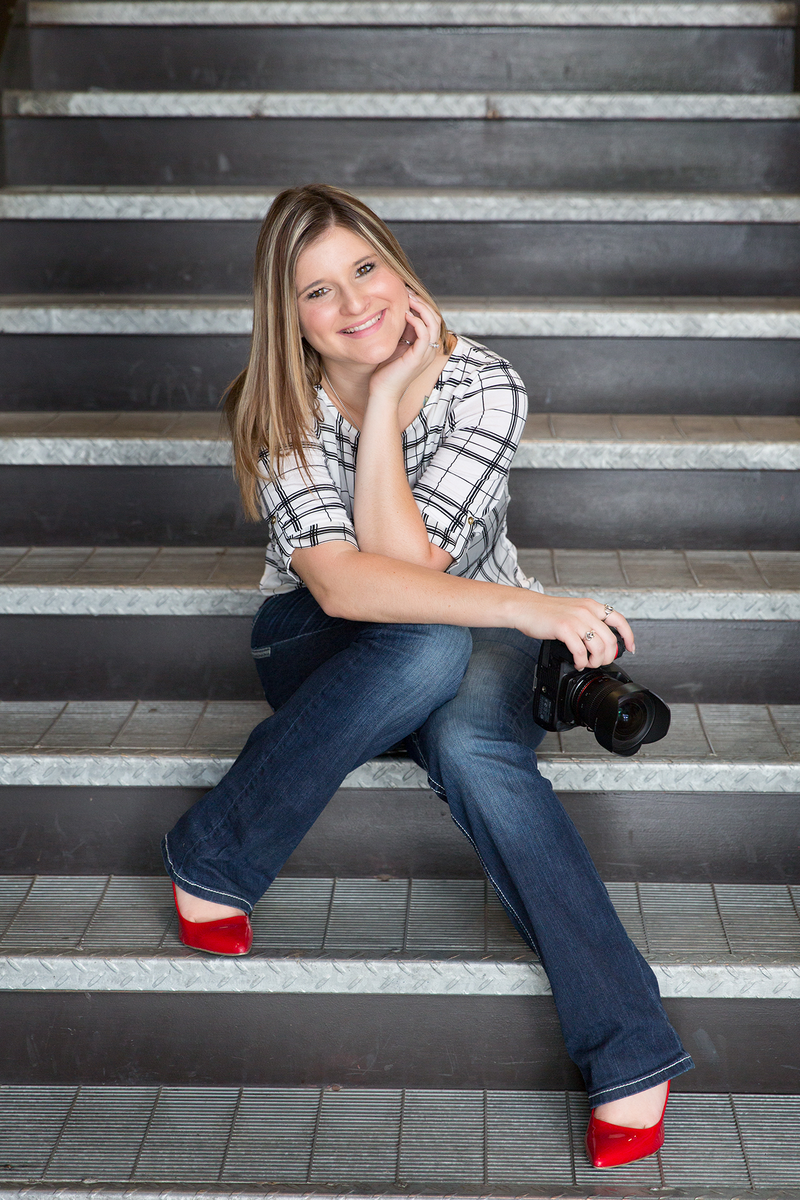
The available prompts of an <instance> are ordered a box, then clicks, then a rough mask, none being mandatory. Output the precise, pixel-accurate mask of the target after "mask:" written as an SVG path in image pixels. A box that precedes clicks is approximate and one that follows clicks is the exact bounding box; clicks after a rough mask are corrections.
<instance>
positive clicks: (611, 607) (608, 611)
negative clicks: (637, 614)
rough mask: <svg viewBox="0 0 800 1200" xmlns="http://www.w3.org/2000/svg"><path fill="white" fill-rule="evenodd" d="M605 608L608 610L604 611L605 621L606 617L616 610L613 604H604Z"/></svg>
mask: <svg viewBox="0 0 800 1200" xmlns="http://www.w3.org/2000/svg"><path fill="white" fill-rule="evenodd" d="M603 608H604V609H605V610H606V611H605V612H604V613H603V620H604V621H605V619H606V617H608V616H610V615H611V613H612V612H613V611H614V605H613V604H604V605H603Z"/></svg>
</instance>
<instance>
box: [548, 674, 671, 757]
mask: <svg viewBox="0 0 800 1200" xmlns="http://www.w3.org/2000/svg"><path fill="white" fill-rule="evenodd" d="M578 679H579V683H578V686H577V687H576V688H575V690H574V692H573V693H572V696H571V707H572V713H573V715H574V718H575V721H576V723H577V724H579V725H585V726H586V728H587V729H591V730H592V731H593V732H594V736H595V737H596V738H597V740H598V742H599V743H600V745H601V746H604V747H605V749H606V750H611V751H613V753H614V754H622V755H624V756H630V755H632V754H636V753H637V751H638V750H639V747H640V746H641V745H642V743H643V742H649V741H657V740H658V739H659V738H662V737H663V736H664V734H665V733H666V731H667V729H668V728H669V710H668V709H667V707H666V705H665V704H664V703H663V701H661V700H659V699H658V697H657V696H654V695H653V693H652V692H648V691H646V690H645V689H644V688H640V687H638V686H637V685H636V684H635V683H631V682H630V680H628V679H627V677H623V679H620V678H617V677H615V676H614V675H612V674H608V673H607V672H606V671H605V670H597V671H591V672H589V671H587V672H584V673H582V677H578ZM662 709H663V710H664V711H663V714H662V713H661V710H662Z"/></svg>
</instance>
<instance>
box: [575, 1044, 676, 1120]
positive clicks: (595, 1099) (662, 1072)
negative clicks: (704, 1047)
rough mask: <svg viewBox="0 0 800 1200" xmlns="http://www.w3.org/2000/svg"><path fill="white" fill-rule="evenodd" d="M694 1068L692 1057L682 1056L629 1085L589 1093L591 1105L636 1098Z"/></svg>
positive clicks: (630, 1081) (641, 1076)
mask: <svg viewBox="0 0 800 1200" xmlns="http://www.w3.org/2000/svg"><path fill="white" fill-rule="evenodd" d="M693 1068H694V1063H693V1062H692V1058H691V1055H689V1054H682V1055H681V1056H680V1058H677V1059H675V1060H674V1061H673V1062H671V1063H669V1064H668V1065H667V1066H666V1067H660V1068H659V1069H658V1070H657V1071H648V1073H647V1074H646V1075H640V1076H638V1078H636V1079H630V1080H628V1082H627V1083H618V1084H616V1085H615V1086H614V1087H604V1088H598V1089H597V1090H596V1091H594V1092H589V1103H590V1104H591V1106H592V1108H597V1107H598V1105H600V1104H608V1103H609V1101H611V1100H624V1099H625V1097H626V1096H635V1095H636V1094H637V1093H638V1092H646V1091H647V1090H648V1088H654V1087H658V1085H659V1084H660V1083H666V1082H667V1080H668V1079H675V1077H676V1076H678V1075H683V1074H684V1072H685V1071H691V1070H692V1069H693Z"/></svg>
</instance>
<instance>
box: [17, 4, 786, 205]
mask: <svg viewBox="0 0 800 1200" xmlns="http://www.w3.org/2000/svg"><path fill="white" fill-rule="evenodd" d="M79 2H80V0H69V4H70V6H71V7H76V6H77V5H78V4H79ZM179 2H180V3H181V5H183V6H188V5H190V4H191V3H192V0H179ZM224 2H225V3H226V4H227V5H231V4H234V3H235V2H236V0H224ZM276 2H278V0H269V3H270V4H275V3H276ZM325 2H326V3H328V4H330V3H331V2H332V0H325ZM461 2H463V0H461ZM561 2H562V3H563V0H561ZM739 2H740V3H741V0H739ZM109 3H113V0H103V4H104V6H108V4H109ZM276 195H277V189H268V188H266V189H262V190H256V189H251V188H167V187H162V188H157V187H150V188H120V187H108V188H103V187H89V188H69V189H59V188H56V187H31V188H0V220H15V221H20V220H28V221H31V220H32V221H35V220H45V221H53V220H75V221H261V220H262V219H263V217H264V214H265V213H266V211H267V209H268V208H269V205H270V204H271V202H272V200H273V198H274V197H275V196H276ZM358 195H359V196H360V197H361V199H362V200H363V201H364V203H365V204H368V205H369V207H370V208H372V209H373V210H374V211H375V212H377V214H378V216H380V217H382V218H383V219H384V220H385V221H447V222H456V223H462V222H468V221H495V222H497V221H556V222H564V221H614V222H620V221H626V222H627V221H630V222H638V221H646V222H661V221H668V222H687V223H695V222H702V223H712V224H713V223H717V222H734V221H735V222H742V223H748V224H749V223H757V222H770V223H778V224H783V223H786V224H794V223H795V222H798V221H800V196H793V195H785V196H781V195H763V196H759V195H755V194H735V193H732V194H728V193H719V194H710V193H699V194H691V193H690V194H681V193H680V192H669V193H658V192H547V191H541V192H519V191H502V190H500V189H497V190H494V189H469V190H468V189H466V188H443V189H437V188H430V189H429V190H427V191H422V190H420V189H401V188H396V189H395V188H380V189H363V188H359V189H358Z"/></svg>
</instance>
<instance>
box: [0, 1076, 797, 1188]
mask: <svg viewBox="0 0 800 1200" xmlns="http://www.w3.org/2000/svg"><path fill="white" fill-rule="evenodd" d="M587 1117H588V1107H587V1103H586V1097H585V1096H584V1095H582V1094H580V1093H567V1092H555V1091H554V1092H542V1091H530V1092H522V1091H481V1090H477V1089H476V1090H473V1091H460V1090H455V1089H453V1090H449V1091H439V1090H434V1089H415V1088H405V1089H399V1088H385V1089H374V1088H339V1087H332V1088H322V1089H320V1088H255V1087H253V1088H250V1087H248V1088H241V1089H239V1088H231V1087H163V1088H158V1087H155V1086H128V1087H124V1086H83V1087H75V1086H71V1085H60V1086H51V1087H45V1086H27V1087H25V1086H4V1087H0V1129H2V1130H3V1132H2V1134H0V1159H3V1160H5V1162H6V1163H7V1166H6V1167H5V1170H4V1176H5V1180H4V1184H3V1185H2V1187H0V1196H3V1197H4V1198H6V1200H11V1198H12V1197H16V1196H19V1197H20V1198H21V1197H22V1195H25V1196H27V1197H38V1196H42V1197H45V1196H51V1195H58V1196H60V1197H61V1198H62V1200H66V1197H69V1196H71V1195H81V1194H85V1192H86V1191H87V1190H88V1189H89V1188H91V1194H92V1195H94V1196H103V1195H106V1194H109V1195H113V1194H116V1195H119V1194H120V1192H119V1189H125V1190H124V1193H123V1194H126V1195H130V1196H138V1197H140V1198H143V1197H147V1198H148V1200H149V1198H150V1197H151V1196H152V1197H153V1200H155V1197H156V1196H165V1197H167V1196H171V1195H176V1194H180V1195H182V1196H185V1197H194V1196H199V1195H202V1196H206V1197H212V1196H215V1195H220V1196H223V1195H224V1196H229V1195H231V1194H233V1195H236V1194H240V1195H252V1194H264V1193H267V1194H275V1193H277V1194H281V1193H282V1192H283V1193H284V1194H287V1195H297V1194H298V1193H300V1194H303V1195H308V1196H312V1195H315V1194H322V1195H325V1194H330V1192H331V1191H335V1190H345V1191H346V1193H347V1194H349V1195H353V1196H358V1195H359V1194H361V1195H364V1194H365V1190H367V1194H371V1195H393V1194H395V1195H396V1194H402V1195H418V1194H426V1195H437V1194H438V1195H442V1189H444V1191H445V1194H448V1195H450V1196H452V1197H453V1198H454V1200H455V1197H457V1196H459V1195H475V1194H483V1195H485V1194H486V1193H487V1191H489V1194H495V1195H497V1194H501V1195H505V1194H509V1195H512V1196H514V1195H520V1194H523V1195H526V1196H527V1195H530V1196H540V1197H543V1196H554V1195H559V1196H565V1195H566V1196H571V1197H573V1198H575V1200H577V1198H578V1197H582V1196H587V1197H588V1196H592V1195H599V1194H602V1195H605V1196H608V1195H610V1194H612V1193H613V1194H615V1195H616V1194H618V1189H619V1188H623V1189H624V1191H623V1192H622V1193H619V1194H622V1195H625V1196H627V1197H629V1198H631V1200H632V1198H633V1197H640V1196H648V1195H652V1194H653V1193H656V1192H657V1193H659V1194H662V1188H663V1189H668V1191H669V1194H670V1195H671V1196H673V1197H678V1200H682V1198H683V1197H686V1196H692V1197H705V1196H709V1197H710V1196H713V1197H715V1198H716V1200H724V1198H726V1197H732V1196H742V1195H750V1194H759V1193H758V1191H755V1192H753V1191H751V1189H769V1191H768V1193H765V1194H769V1195H770V1196H771V1197H774V1198H776V1200H777V1198H778V1197H779V1196H782V1197H785V1200H790V1198H791V1200H796V1198H797V1197H798V1196H800V1187H798V1185H797V1179H798V1174H797V1172H798V1169H800V1160H798V1157H797V1151H796V1149H795V1145H796V1143H795V1142H794V1141H793V1139H792V1136H791V1133H792V1131H793V1130H794V1129H796V1127H797V1125H798V1123H800V1097H796V1096H761V1095H741V1094H740V1095H730V1096H728V1095H714V1094H681V1093H680V1092H678V1093H675V1094H673V1097H672V1098H671V1100H670V1104H669V1108H668V1110H667V1142H666V1145H665V1147H664V1150H663V1151H662V1152H661V1154H660V1155H659V1156H658V1157H657V1158H651V1159H647V1160H644V1161H642V1162H640V1163H637V1164H633V1165H631V1166H628V1167H624V1168H618V1169H616V1170H612V1171H606V1172H604V1173H603V1176H602V1179H603V1186H602V1188H601V1186H600V1184H599V1183H598V1180H597V1174H596V1172H593V1171H592V1169H591V1168H590V1167H589V1165H588V1162H587V1161H586V1158H585V1154H584V1150H583V1146H582V1144H581V1143H582V1136H583V1129H584V1127H585V1124H586V1120H587ZM776 1118H779V1123H777V1122H776ZM98 1128H102V1130H103V1136H102V1138H99V1137H98V1136H97V1130H98ZM14 1184H18V1185H19V1187H20V1190H19V1191H16V1190H14V1188H13V1185H14ZM148 1184H150V1185H153V1184H157V1185H158V1187H157V1190H156V1191H153V1192H148V1190H147V1187H148ZM24 1185H30V1187H29V1189H28V1188H25V1190H24V1191H23V1190H22V1188H23V1186H24ZM598 1189H600V1191H598ZM776 1189H780V1192H778V1191H777V1190H776Z"/></svg>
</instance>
